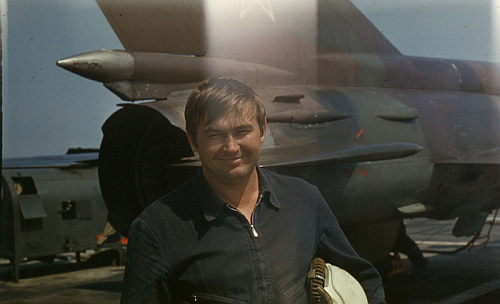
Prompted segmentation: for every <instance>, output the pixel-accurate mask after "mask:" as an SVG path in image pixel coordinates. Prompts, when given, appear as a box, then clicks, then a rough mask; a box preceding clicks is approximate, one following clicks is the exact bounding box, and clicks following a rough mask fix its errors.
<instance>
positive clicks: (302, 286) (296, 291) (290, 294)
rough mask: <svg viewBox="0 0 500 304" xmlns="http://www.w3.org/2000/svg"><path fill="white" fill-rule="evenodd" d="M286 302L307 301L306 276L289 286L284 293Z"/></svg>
mask: <svg viewBox="0 0 500 304" xmlns="http://www.w3.org/2000/svg"><path fill="white" fill-rule="evenodd" d="M283 296H284V297H285V300H286V303H293V304H295V303H304V304H306V303H307V291H306V278H305V277H304V278H303V279H301V280H299V281H298V282H297V283H295V284H293V285H292V287H290V288H288V289H287V290H286V291H285V292H284V293H283Z"/></svg>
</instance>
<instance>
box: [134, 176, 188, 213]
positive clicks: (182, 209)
mask: <svg viewBox="0 0 500 304" xmlns="http://www.w3.org/2000/svg"><path fill="white" fill-rule="evenodd" d="M196 202H197V194H196V189H195V186H194V182H193V178H191V179H188V180H187V181H186V182H184V183H183V184H182V185H180V186H179V187H177V188H176V189H174V190H172V191H170V192H169V193H167V194H166V195H164V196H162V197H160V198H159V199H157V200H156V201H154V202H153V203H151V204H150V205H149V206H147V207H146V208H145V209H144V210H143V211H142V212H141V214H140V215H139V218H142V219H148V218H157V217H164V216H169V215H176V216H179V215H182V214H185V213H187V214H193V211H194V209H196V208H197V206H198V204H197V203H196Z"/></svg>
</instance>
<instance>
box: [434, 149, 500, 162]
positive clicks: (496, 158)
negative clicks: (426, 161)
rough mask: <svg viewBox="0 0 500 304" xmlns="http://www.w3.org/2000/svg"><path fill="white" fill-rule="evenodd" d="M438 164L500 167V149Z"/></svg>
mask: <svg viewBox="0 0 500 304" xmlns="http://www.w3.org/2000/svg"><path fill="white" fill-rule="evenodd" d="M436 163H437V164H473V165H500V147H496V148H493V149H489V150H486V151H481V152H478V153H474V154H469V155H464V156H462V157H456V158H454V159H447V160H441V161H437V162H436Z"/></svg>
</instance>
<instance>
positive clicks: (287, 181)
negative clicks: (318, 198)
mask: <svg viewBox="0 0 500 304" xmlns="http://www.w3.org/2000/svg"><path fill="white" fill-rule="evenodd" d="M259 170H260V173H261V174H262V175H263V177H264V178H265V179H266V182H267V183H269V186H270V187H273V188H274V187H276V186H277V187H279V188H286V189H289V188H291V189H297V190H303V189H304V188H311V189H316V187H315V186H314V185H312V184H310V183H309V182H308V181H306V180H303V179H302V178H299V177H295V176H289V175H283V174H280V173H276V172H274V171H271V170H268V169H264V168H259Z"/></svg>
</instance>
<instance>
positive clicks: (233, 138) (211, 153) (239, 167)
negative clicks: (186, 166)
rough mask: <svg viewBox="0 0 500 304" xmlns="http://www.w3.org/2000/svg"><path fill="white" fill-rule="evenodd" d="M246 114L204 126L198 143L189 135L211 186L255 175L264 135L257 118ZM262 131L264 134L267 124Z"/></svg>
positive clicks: (198, 137)
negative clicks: (213, 183)
mask: <svg viewBox="0 0 500 304" xmlns="http://www.w3.org/2000/svg"><path fill="white" fill-rule="evenodd" d="M243 114H244V115H243V116H240V115H237V114H235V113H230V112H229V113H224V114H222V115H221V116H220V117H218V118H217V119H216V120H215V121H213V122H212V123H210V124H208V125H205V124H204V123H201V124H200V125H198V129H197V133H196V142H193V139H192V137H191V136H190V135H189V134H188V138H189V141H190V143H191V146H192V147H193V150H194V151H195V152H198V154H199V156H200V160H201V165H202V168H203V174H204V176H205V178H206V179H207V181H208V182H209V183H210V182H212V181H213V182H218V183H225V184H232V183H237V182H239V181H245V179H247V178H248V177H250V176H251V175H252V174H253V173H254V170H255V167H256V165H257V162H258V160H259V157H260V145H261V143H263V142H264V135H265V134H262V135H261V134H260V128H259V125H258V122H257V118H255V117H253V116H252V115H250V113H249V111H243ZM263 129H264V130H263V132H264V133H265V123H264V128H263Z"/></svg>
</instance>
